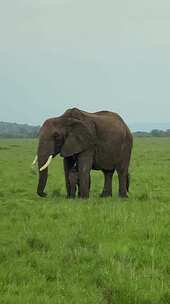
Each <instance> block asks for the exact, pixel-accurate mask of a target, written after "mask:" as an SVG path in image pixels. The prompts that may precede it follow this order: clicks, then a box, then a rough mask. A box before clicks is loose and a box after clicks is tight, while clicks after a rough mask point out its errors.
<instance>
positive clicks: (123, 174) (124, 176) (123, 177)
mask: <svg viewBox="0 0 170 304" xmlns="http://www.w3.org/2000/svg"><path fill="white" fill-rule="evenodd" d="M117 173H118V178H119V196H120V197H125V198H126V197H128V194H127V192H128V187H129V181H128V172H127V170H125V171H122V170H117Z"/></svg>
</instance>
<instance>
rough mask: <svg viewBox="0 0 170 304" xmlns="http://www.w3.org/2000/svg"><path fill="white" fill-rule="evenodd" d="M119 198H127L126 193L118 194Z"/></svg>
mask: <svg viewBox="0 0 170 304" xmlns="http://www.w3.org/2000/svg"><path fill="white" fill-rule="evenodd" d="M119 197H120V198H128V194H127V192H126V193H119Z"/></svg>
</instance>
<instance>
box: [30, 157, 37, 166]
mask: <svg viewBox="0 0 170 304" xmlns="http://www.w3.org/2000/svg"><path fill="white" fill-rule="evenodd" d="M37 160H38V156H37V155H36V156H35V158H34V160H33V162H32V166H31V167H32V168H33V167H34V166H35V164H36V163H37Z"/></svg>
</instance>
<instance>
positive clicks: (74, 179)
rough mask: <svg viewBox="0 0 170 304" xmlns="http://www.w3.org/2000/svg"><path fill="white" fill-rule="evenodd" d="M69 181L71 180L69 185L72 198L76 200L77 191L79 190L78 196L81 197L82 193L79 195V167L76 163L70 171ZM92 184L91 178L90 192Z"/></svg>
mask: <svg viewBox="0 0 170 304" xmlns="http://www.w3.org/2000/svg"><path fill="white" fill-rule="evenodd" d="M68 180H69V185H70V197H71V198H75V196H76V192H77V189H78V196H80V193H79V173H78V167H77V164H76V163H75V165H74V166H73V167H72V168H71V169H70V170H69V174H68ZM90 184H91V181H90V178H89V190H90Z"/></svg>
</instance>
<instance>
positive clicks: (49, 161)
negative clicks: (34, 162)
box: [40, 155, 53, 171]
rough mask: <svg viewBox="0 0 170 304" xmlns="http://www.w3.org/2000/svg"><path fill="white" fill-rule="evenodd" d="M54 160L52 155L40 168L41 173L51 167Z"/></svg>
mask: <svg viewBox="0 0 170 304" xmlns="http://www.w3.org/2000/svg"><path fill="white" fill-rule="evenodd" d="M52 158H53V156H52V155H50V156H49V158H48V160H47V162H46V163H45V164H44V165H43V166H42V167H41V168H40V171H43V170H45V169H46V168H47V167H48V166H49V164H50V163H51V160H52Z"/></svg>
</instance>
